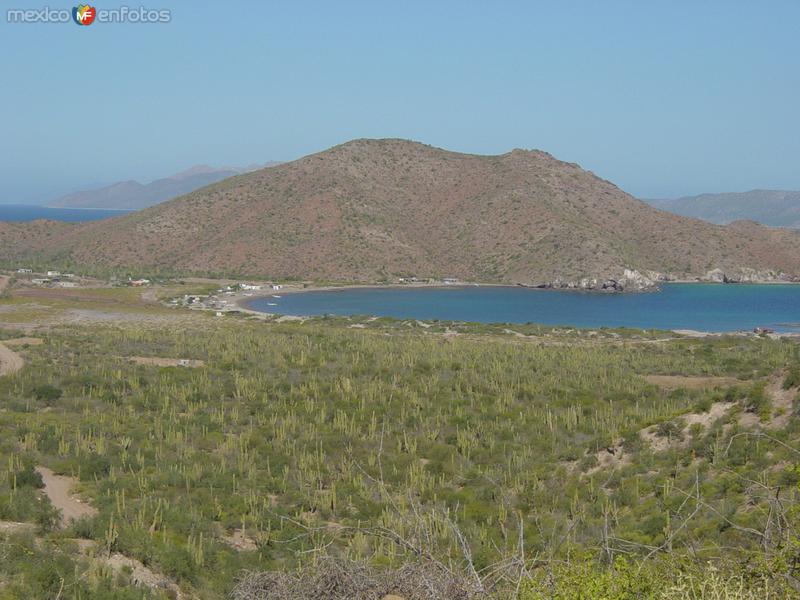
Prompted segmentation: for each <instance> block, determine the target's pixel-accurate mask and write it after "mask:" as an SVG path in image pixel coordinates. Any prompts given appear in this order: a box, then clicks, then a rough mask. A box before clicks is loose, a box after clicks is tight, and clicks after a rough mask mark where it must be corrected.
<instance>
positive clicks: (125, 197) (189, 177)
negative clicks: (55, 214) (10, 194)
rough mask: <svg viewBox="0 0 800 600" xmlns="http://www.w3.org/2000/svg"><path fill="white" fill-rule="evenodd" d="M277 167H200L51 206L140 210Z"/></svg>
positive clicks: (57, 201)
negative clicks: (239, 176) (251, 173)
mask: <svg viewBox="0 0 800 600" xmlns="http://www.w3.org/2000/svg"><path fill="white" fill-rule="evenodd" d="M277 164H280V163H278V162H274V161H272V162H268V163H266V164H263V165H250V166H247V167H222V168H215V167H210V166H208V165H197V166H194V167H192V168H191V169H187V170H186V171H181V172H180V173H176V174H175V175H170V176H169V177H164V178H162V179H156V180H155V181H152V182H150V183H147V184H143V183H139V182H138V181H119V182H117V183H113V184H111V185H107V186H105V187H101V188H96V189H90V190H83V191H79V192H73V193H71V194H66V195H65V196H61V197H60V198H57V199H55V200H53V201H52V202H49V203H48V204H47V206H48V207H50V208H100V209H106V210H109V209H112V210H139V209H142V208H147V207H148V206H153V205H155V204H159V203H160V202H164V201H166V200H170V199H171V198H177V197H178V196H182V195H183V194H188V193H189V192H193V191H194V190H196V189H199V188H201V187H205V186H207V185H209V184H212V183H216V182H217V181H222V180H223V179H227V178H228V177H233V176H234V175H241V174H242V173H249V172H250V171H255V170H257V169H263V168H265V167H271V166H274V165H277Z"/></svg>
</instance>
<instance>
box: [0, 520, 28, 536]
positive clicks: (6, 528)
mask: <svg viewBox="0 0 800 600" xmlns="http://www.w3.org/2000/svg"><path fill="white" fill-rule="evenodd" d="M34 531H36V525H34V524H33V523H18V522H16V521H0V535H3V534H6V535H10V534H14V533H33V532H34Z"/></svg>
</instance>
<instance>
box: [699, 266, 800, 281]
mask: <svg viewBox="0 0 800 600" xmlns="http://www.w3.org/2000/svg"><path fill="white" fill-rule="evenodd" d="M697 281H709V282H715V283H796V282H798V281H800V277H796V276H791V275H787V274H786V273H782V272H776V271H764V270H757V269H748V268H740V269H736V270H733V271H725V270H723V269H712V270H711V271H708V272H707V273H706V274H705V275H704V276H703V277H699V278H697Z"/></svg>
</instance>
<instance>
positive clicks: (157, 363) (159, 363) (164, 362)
mask: <svg viewBox="0 0 800 600" xmlns="http://www.w3.org/2000/svg"><path fill="white" fill-rule="evenodd" d="M128 360H130V361H131V362H134V363H136V364H137V365H149V366H154V367H190V368H197V367H202V366H203V365H204V364H205V363H204V362H203V361H202V360H195V359H192V358H163V357H160V356H129V357H128Z"/></svg>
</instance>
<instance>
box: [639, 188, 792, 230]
mask: <svg viewBox="0 0 800 600" xmlns="http://www.w3.org/2000/svg"><path fill="white" fill-rule="evenodd" d="M646 202H648V203H649V204H652V205H653V206H655V207H657V208H661V209H663V210H668V211H670V212H674V213H675V214H679V215H683V216H687V217H695V218H698V219H703V220H705V221H709V222H711V223H716V224H719V225H726V224H728V223H731V222H733V221H737V220H742V219H748V220H753V221H756V222H758V223H761V224H762V225H769V226H771V227H787V228H790V229H800V191H792V190H767V189H754V190H749V191H747V192H723V193H706V194H698V195H696V196H683V197H681V198H671V199H653V200H646Z"/></svg>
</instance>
